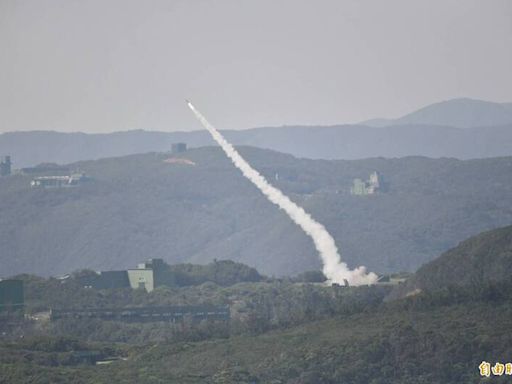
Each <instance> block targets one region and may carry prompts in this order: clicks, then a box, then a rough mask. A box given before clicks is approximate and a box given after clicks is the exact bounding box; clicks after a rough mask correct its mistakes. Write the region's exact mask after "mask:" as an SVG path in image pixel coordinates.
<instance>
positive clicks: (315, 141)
mask: <svg viewBox="0 0 512 384" xmlns="http://www.w3.org/2000/svg"><path fill="white" fill-rule="evenodd" d="M470 122H472V123H471V124H469V123H470ZM484 123H485V124H484ZM374 124H375V125H379V124H385V125H387V126H386V127H381V128H377V127H375V126H369V125H374ZM450 125H464V126H466V125H471V126H477V127H476V128H459V127H456V126H455V127H453V126H450ZM219 128H222V127H219ZM223 133H224V134H225V135H226V137H227V138H228V139H229V140H230V141H232V142H233V143H234V144H235V145H249V146H254V147H259V148H264V149H272V150H275V151H279V152H283V153H289V154H291V155H293V156H296V157H305V158H311V159H363V158H369V157H388V158H391V157H404V156H427V157H434V158H439V157H455V158H458V159H471V158H487V157H497V156H508V155H511V154H512V149H511V148H512V107H511V104H510V103H509V104H498V103H489V102H483V101H476V100H469V99H456V100H451V101H447V102H442V103H438V104H433V105H431V106H428V107H425V108H423V109H421V110H419V111H416V112H413V113H411V114H409V115H407V116H404V117H402V118H400V119H397V120H393V121H385V122H383V121H380V123H378V122H375V121H373V123H372V121H369V122H367V125H357V124H356V125H336V126H317V127H315V126H284V127H262V128H254V129H248V130H243V131H223ZM175 142H186V143H187V144H188V145H189V147H201V146H206V145H213V144H214V142H213V141H212V140H211V138H210V136H209V135H208V133H207V132H206V131H192V132H152V131H142V130H138V131H127V132H115V133H107V134H85V133H60V132H46V131H34V132H9V133H4V134H0V156H1V155H11V156H12V161H13V166H14V167H16V168H20V167H27V166H33V165H36V164H39V163H44V162H54V163H60V164H66V163H71V162H75V161H81V160H93V159H100V158H105V157H113V156H126V155H130V154H135V153H145V152H153V151H156V152H164V151H168V150H170V148H171V145H172V143H175Z"/></svg>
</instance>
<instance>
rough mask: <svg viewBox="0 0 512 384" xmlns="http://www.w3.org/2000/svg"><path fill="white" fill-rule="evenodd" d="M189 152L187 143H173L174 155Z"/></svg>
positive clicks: (172, 150)
mask: <svg viewBox="0 0 512 384" xmlns="http://www.w3.org/2000/svg"><path fill="white" fill-rule="evenodd" d="M186 150H187V143H173V144H172V145H171V152H172V153H182V152H185V151H186Z"/></svg>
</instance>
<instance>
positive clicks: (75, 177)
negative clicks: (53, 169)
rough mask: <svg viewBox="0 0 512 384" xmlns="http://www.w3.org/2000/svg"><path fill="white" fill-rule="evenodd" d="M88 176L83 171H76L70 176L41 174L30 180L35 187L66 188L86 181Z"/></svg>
mask: <svg viewBox="0 0 512 384" xmlns="http://www.w3.org/2000/svg"><path fill="white" fill-rule="evenodd" d="M86 179H87V177H86V176H85V175H84V174H83V173H74V174H72V175H69V176H40V177H36V178H34V179H33V180H32V181H31V182H30V186H31V187H33V188H64V187H75V186H77V185H79V184H81V183H82V182H84V181H85V180H86Z"/></svg>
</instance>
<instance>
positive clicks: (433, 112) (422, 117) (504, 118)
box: [361, 98, 512, 128]
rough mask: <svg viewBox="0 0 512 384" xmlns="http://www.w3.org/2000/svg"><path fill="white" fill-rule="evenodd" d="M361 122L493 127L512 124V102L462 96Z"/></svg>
mask: <svg viewBox="0 0 512 384" xmlns="http://www.w3.org/2000/svg"><path fill="white" fill-rule="evenodd" d="M361 124H362V125H369V126H373V127H386V126H391V125H417V124H420V125H439V126H449V127H456V128H478V127H494V126H500V125H510V124H512V103H494V102H490V101H484V100H475V99H469V98H460V99H452V100H446V101H441V102H439V103H434V104H430V105H427V106H426V107H423V108H421V109H418V110H417V111H414V112H411V113H409V114H407V115H405V116H402V117H399V118H397V119H372V120H367V121H363V122H361Z"/></svg>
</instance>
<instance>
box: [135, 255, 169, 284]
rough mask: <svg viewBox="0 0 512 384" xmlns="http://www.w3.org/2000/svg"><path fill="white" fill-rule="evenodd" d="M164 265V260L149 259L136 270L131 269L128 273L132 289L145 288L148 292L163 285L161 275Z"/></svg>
mask: <svg viewBox="0 0 512 384" xmlns="http://www.w3.org/2000/svg"><path fill="white" fill-rule="evenodd" d="M164 265H165V263H164V261H163V260H162V259H149V260H148V261H146V262H144V263H141V264H139V265H137V268H136V269H129V270H128V271H127V272H128V280H129V282H130V287H132V288H133V289H137V288H143V289H145V290H146V291H147V292H151V291H153V290H154V289H155V287H157V286H159V285H161V281H160V279H159V275H160V272H161V271H162V269H163V267H164Z"/></svg>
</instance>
